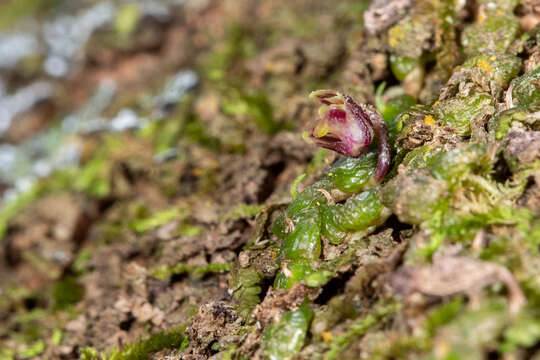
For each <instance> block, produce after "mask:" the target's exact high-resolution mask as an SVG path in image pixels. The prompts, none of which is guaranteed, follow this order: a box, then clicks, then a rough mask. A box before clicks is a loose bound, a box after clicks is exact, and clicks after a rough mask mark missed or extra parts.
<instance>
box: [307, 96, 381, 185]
mask: <svg viewBox="0 0 540 360" xmlns="http://www.w3.org/2000/svg"><path fill="white" fill-rule="evenodd" d="M309 97H310V98H311V99H314V100H315V101H317V102H318V103H319V104H320V105H321V106H320V107H319V116H320V119H319V121H318V122H317V124H316V125H315V127H314V128H313V130H312V132H311V134H310V138H311V139H312V140H313V141H314V142H315V145H317V146H320V147H323V148H326V149H330V150H334V151H336V152H338V153H340V154H343V155H346V156H350V157H359V156H361V155H362V154H363V153H365V152H366V150H367V149H368V147H369V145H370V144H371V142H372V141H373V138H374V137H376V138H377V140H378V143H379V144H378V146H379V158H378V162H377V167H376V169H375V173H374V175H373V176H374V179H375V180H376V181H377V182H380V181H382V179H383V178H384V176H385V175H386V173H387V172H388V169H389V168H390V139H389V136H388V129H387V127H386V122H385V121H384V119H383V117H382V116H381V114H379V112H378V111H377V110H375V109H374V108H372V107H369V106H360V105H358V104H357V103H356V102H355V101H354V100H353V99H352V98H351V97H350V96H348V95H346V94H341V93H339V92H337V91H334V90H318V91H313V92H312V93H311V94H310V95H309Z"/></svg>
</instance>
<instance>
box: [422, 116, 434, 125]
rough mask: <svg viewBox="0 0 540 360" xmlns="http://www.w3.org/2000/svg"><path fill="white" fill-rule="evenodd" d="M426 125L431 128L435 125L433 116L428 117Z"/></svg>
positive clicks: (425, 121)
mask: <svg viewBox="0 0 540 360" xmlns="http://www.w3.org/2000/svg"><path fill="white" fill-rule="evenodd" d="M424 124H426V125H430V126H431V125H435V119H434V118H433V116H431V115H426V117H425V118H424Z"/></svg>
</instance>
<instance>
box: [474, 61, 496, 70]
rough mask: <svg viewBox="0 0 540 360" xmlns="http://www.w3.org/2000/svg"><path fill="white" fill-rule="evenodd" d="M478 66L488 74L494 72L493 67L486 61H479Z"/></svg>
mask: <svg viewBox="0 0 540 360" xmlns="http://www.w3.org/2000/svg"><path fill="white" fill-rule="evenodd" d="M476 66H478V67H479V68H480V69H482V70H484V71H487V72H492V71H493V68H492V67H491V65H489V63H488V62H487V61H486V60H484V59H481V60H478V62H477V63H476Z"/></svg>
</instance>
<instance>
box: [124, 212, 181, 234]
mask: <svg viewBox="0 0 540 360" xmlns="http://www.w3.org/2000/svg"><path fill="white" fill-rule="evenodd" d="M188 214H189V212H188V210H187V209H167V210H163V211H159V212H156V213H154V214H152V215H149V216H143V217H141V218H139V219H136V220H132V221H131V222H130V223H129V227H130V228H131V229H132V230H134V231H136V232H138V233H144V232H146V231H148V230H152V229H155V228H157V227H159V226H161V225H165V224H167V223H168V222H170V221H172V220H175V219H182V218H185V217H186V216H187V215H188Z"/></svg>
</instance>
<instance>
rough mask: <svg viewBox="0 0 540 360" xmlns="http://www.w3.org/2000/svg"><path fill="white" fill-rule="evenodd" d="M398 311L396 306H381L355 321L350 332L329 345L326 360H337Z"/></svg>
mask: <svg viewBox="0 0 540 360" xmlns="http://www.w3.org/2000/svg"><path fill="white" fill-rule="evenodd" d="M396 310H397V308H396V306H394V305H388V306H380V307H378V308H377V309H376V310H375V311H374V313H373V314H370V315H367V316H365V317H363V318H360V319H357V320H355V321H353V322H352V323H351V324H350V325H349V327H348V330H347V331H346V332H345V333H344V334H342V335H340V336H336V337H334V338H332V339H331V340H330V342H329V343H328V347H329V349H328V351H327V352H326V353H325V354H324V356H323V358H324V360H335V359H337V358H339V356H340V354H341V353H342V352H343V351H344V350H345V349H347V347H348V346H349V345H350V344H351V342H352V341H353V340H355V339H357V338H358V337H360V336H362V335H364V334H365V333H366V332H367V331H368V330H369V329H371V328H372V327H374V326H375V325H377V324H380V323H381V322H382V321H383V320H384V319H385V318H386V317H387V316H389V315H391V314H393V313H394V312H395V311H396Z"/></svg>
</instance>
